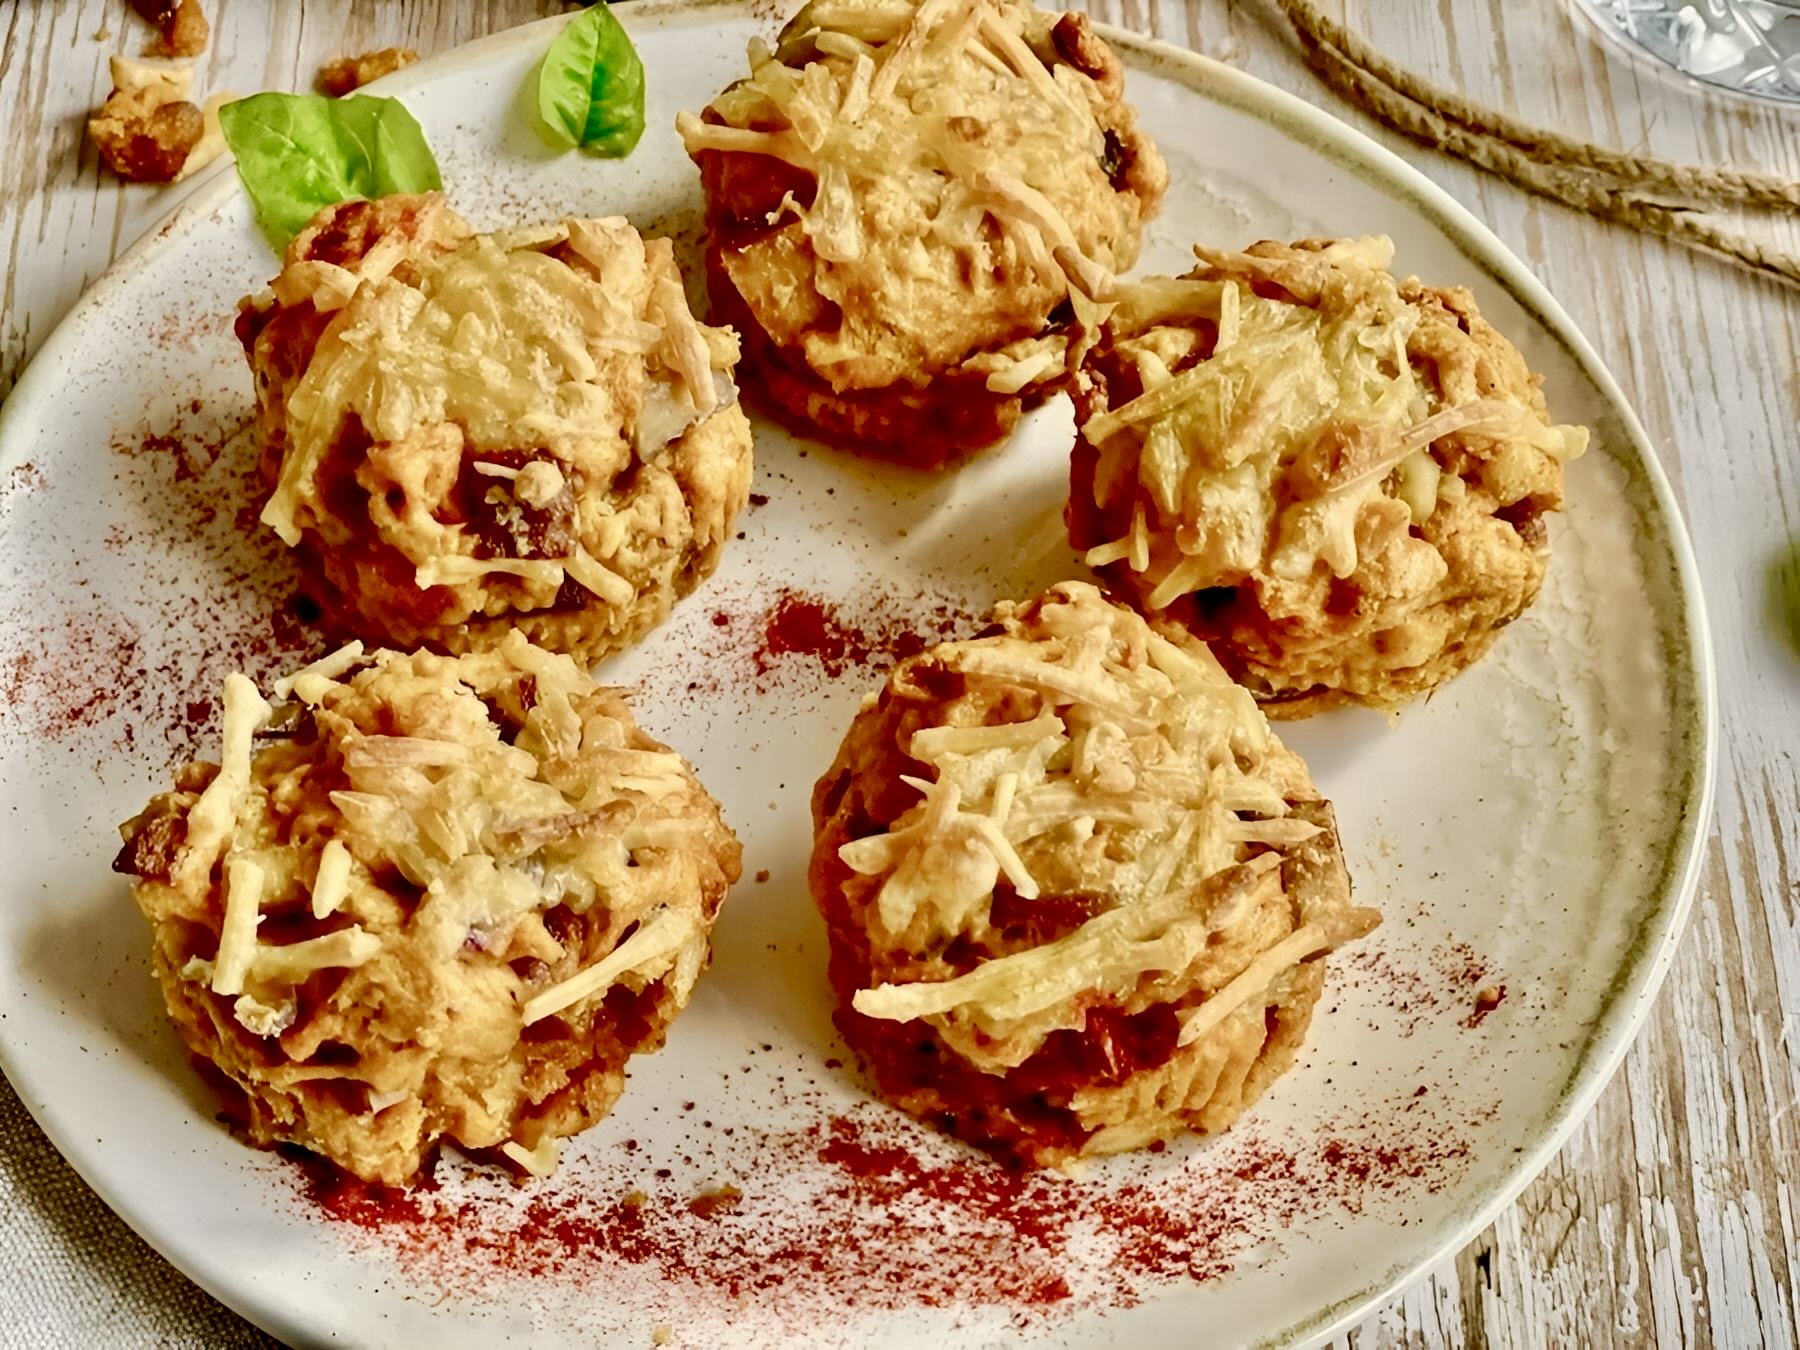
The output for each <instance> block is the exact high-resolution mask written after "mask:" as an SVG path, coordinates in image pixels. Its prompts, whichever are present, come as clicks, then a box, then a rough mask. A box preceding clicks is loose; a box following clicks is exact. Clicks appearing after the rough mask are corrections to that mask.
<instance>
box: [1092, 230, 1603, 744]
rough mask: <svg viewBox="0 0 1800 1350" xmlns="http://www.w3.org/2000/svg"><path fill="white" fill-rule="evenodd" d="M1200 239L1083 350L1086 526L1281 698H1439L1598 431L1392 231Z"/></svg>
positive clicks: (1529, 581) (1237, 670)
mask: <svg viewBox="0 0 1800 1350" xmlns="http://www.w3.org/2000/svg"><path fill="white" fill-rule="evenodd" d="M1194 251H1195V253H1196V254H1197V255H1198V257H1199V258H1200V266H1198V267H1196V268H1195V269H1194V270H1193V271H1192V272H1189V273H1188V274H1187V275H1186V276H1185V277H1181V278H1179V279H1170V278H1154V279H1151V280H1147V281H1144V282H1142V283H1140V284H1138V285H1136V286H1134V287H1131V288H1129V289H1128V290H1127V291H1126V292H1125V293H1124V295H1123V297H1122V299H1121V300H1120V303H1119V304H1118V306H1117V307H1116V308H1115V309H1114V310H1113V312H1112V314H1111V316H1110V318H1109V319H1108V320H1107V322H1106V324H1105V326H1104V328H1103V330H1102V331H1101V333H1100V335H1099V338H1098V341H1097V343H1096V345H1095V346H1094V347H1093V349H1092V350H1091V352H1089V353H1088V355H1087V357H1086V359H1085V361H1084V363H1083V367H1082V370H1081V373H1080V376H1079V377H1078V380H1077V384H1078V389H1077V394H1076V402H1077V420H1078V422H1079V424H1080V435H1079V439H1078V442H1077V444H1076V447H1075V455H1074V463H1073V470H1072V481H1071V485H1070V493H1069V505H1068V512H1067V518H1068V524H1069V535H1070V539H1071V541H1072V542H1073V543H1074V545H1075V547H1076V548H1077V549H1080V550H1085V551H1086V557H1087V561H1088V563H1089V564H1090V565H1092V566H1094V567H1096V568H1098V569H1099V570H1100V571H1101V573H1102V574H1103V575H1104V576H1105V577H1106V578H1107V580H1108V581H1109V582H1110V583H1111V584H1113V585H1114V586H1116V587H1117V588H1118V589H1119V590H1121V591H1122V592H1124V593H1126V594H1128V595H1130V596H1131V597H1132V598H1133V599H1134V601H1135V602H1136V603H1137V604H1138V605H1139V606H1141V607H1142V608H1143V610H1144V611H1145V612H1146V613H1148V614H1152V615H1160V616H1166V617H1168V618H1170V619H1173V620H1176V621H1178V622H1180V623H1181V624H1183V625H1185V626H1186V627H1188V628H1190V629H1191V630H1192V631H1194V632H1195V633H1197V634H1199V635H1200V636H1202V637H1204V638H1206V639H1208V640H1209V641H1211V643H1212V645H1213V650H1214V652H1215V654H1217V656H1218V657H1219V659H1220V660H1221V661H1222V662H1223V663H1224V664H1225V667H1226V669H1227V670H1229V671H1230V672H1231V674H1232V676H1233V677H1234V678H1236V679H1238V680H1240V681H1242V682H1243V683H1244V684H1246V685H1247V686H1248V687H1249V688H1250V689H1251V691H1252V692H1253V693H1254V694H1255V695H1256V696H1257V698H1258V699H1259V700H1260V701H1261V702H1262V703H1263V705H1264V707H1265V709H1266V710H1267V711H1268V713H1269V714H1270V715H1271V716H1274V717H1298V716H1305V715H1307V714H1309V713H1313V712H1317V711H1319V710H1320V709H1322V708H1328V707H1331V706H1333V705H1336V704H1365V705H1368V706H1371V707H1377V708H1391V707H1396V706H1398V705H1400V704H1402V703H1405V702H1406V701H1408V700H1410V699H1413V698H1417V697H1419V696H1420V695H1423V694H1428V693H1430V692H1431V691H1432V690H1433V689H1435V688H1436V687H1437V686H1438V685H1439V684H1440V683H1442V682H1443V681H1444V680H1446V679H1448V678H1449V677H1450V676H1451V675H1454V674H1455V673H1456V672H1457V671H1459V670H1461V669H1463V668H1464V667H1465V666H1467V665H1468V664H1469V663H1470V662H1471V661H1474V660H1475V659H1476V658H1477V657H1479V656H1480V655H1481V654H1482V653H1483V652H1484V651H1486V650H1487V649H1488V647H1489V646H1491V645H1492V644H1493V641H1494V638H1495V636H1496V635H1497V634H1498V633H1499V631H1500V629H1501V628H1502V627H1504V626H1505V625H1506V624H1508V623H1510V622H1511V621H1512V620H1513V619H1515V618H1517V617H1518V616H1519V614H1520V613H1521V612H1522V611H1523V610H1524V609H1525V607H1526V606H1527V605H1528V604H1530V603H1531V601H1532V599H1533V598H1534V597H1535V596H1536V595H1537V592H1538V588H1539V586H1540V585H1542V583H1543V579H1544V571H1545V568H1546V566H1547V565H1548V562H1549V556H1550V548H1549V535H1548V531H1547V529H1546V525H1545V519H1544V517H1545V515H1546V513H1548V512H1550V511H1554V510H1557V509H1558V508H1559V507H1561V505H1562V499H1563V464H1564V462H1565V461H1567V460H1570V459H1573V458H1574V457H1575V456H1577V455H1579V454H1580V453H1581V452H1582V450H1583V448H1584V447H1585V446H1586V444H1587V434H1588V433H1587V431H1586V430H1585V429H1584V428H1581V427H1572V426H1557V425H1553V424H1552V423H1551V421H1550V417H1549V413H1548V411H1547V410H1546V408H1545V404H1544V398H1543V395H1542V394H1541V393H1540V392H1539V389H1538V384H1539V377H1538V376H1536V375H1534V374H1533V373H1532V372H1531V371H1530V370H1529V369H1528V368H1527V367H1526V365H1525V361H1524V358H1523V357H1522V356H1521V355H1520V354H1519V351H1518V349H1517V348H1515V347H1514V346H1513V345H1512V344H1511V343H1510V342H1508V341H1507V340H1506V339H1505V338H1504V337H1502V336H1501V335H1500V334H1499V333H1498V332H1496V331H1495V330H1494V329H1493V328H1492V327H1491V326H1489V325H1488V324H1487V323H1486V322H1485V321H1484V320H1483V319H1482V317H1481V314H1480V311H1479V310H1477V309H1476V307H1475V298H1474V297H1473V296H1472V295H1470V294H1469V292H1468V291H1466V290H1463V289H1461V288H1460V287H1453V288H1449V289H1443V290H1437V289H1432V288H1431V287H1427V286H1425V285H1423V284H1421V283H1420V282H1419V281H1418V280H1417V279H1415V278H1408V279H1407V280H1404V281H1400V280H1396V279H1395V278H1394V277H1393V275H1392V274H1390V272H1389V271H1388V270H1387V269H1388V266H1389V264H1390V263H1391V262H1392V260H1393V245H1392V244H1391V243H1390V242H1389V241H1388V240H1387V239H1385V238H1365V239H1357V240H1304V241H1302V242H1300V243H1297V244H1293V245H1287V244H1276V243H1261V244H1257V245H1255V246H1254V247H1253V248H1251V249H1249V250H1248V251H1247V252H1244V253H1231V252H1226V251H1222V250H1213V249H1208V248H1196V249H1195V250H1194Z"/></svg>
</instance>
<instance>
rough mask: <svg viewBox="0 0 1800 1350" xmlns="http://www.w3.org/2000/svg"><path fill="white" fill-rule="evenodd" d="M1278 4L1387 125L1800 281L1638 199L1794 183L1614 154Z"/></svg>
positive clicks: (1764, 191)
mask: <svg viewBox="0 0 1800 1350" xmlns="http://www.w3.org/2000/svg"><path fill="white" fill-rule="evenodd" d="M1276 3H1277V4H1278V5H1279V6H1280V8H1281V11H1282V13H1283V15H1284V16H1286V18H1287V20H1288V22H1289V23H1290V24H1291V25H1292V26H1293V28H1294V32H1295V35H1296V36H1297V37H1298V38H1299V41H1300V47H1301V50H1302V52H1303V53H1304V54H1305V56H1306V60H1307V64H1308V65H1310V66H1311V67H1312V68H1313V70H1314V71H1315V72H1317V73H1318V75H1319V76H1320V78H1322V79H1323V80H1324V81H1325V82H1326V83H1327V84H1328V85H1330V86H1331V87H1332V88H1333V89H1335V90H1337V92H1338V93H1340V94H1342V95H1343V96H1344V97H1345V98H1347V99H1349V100H1350V101H1351V102H1352V103H1355V104H1356V105H1357V106H1358V107H1360V108H1362V109H1363V110H1364V111H1365V112H1367V113H1369V114H1370V115H1371V116H1372V117H1374V118H1376V119H1377V120H1378V121H1380V122H1383V123H1384V124H1386V125H1387V126H1390V127H1392V128H1393V129H1394V130H1396V131H1399V132H1401V133H1403V134H1404V135H1407V136H1410V137H1411V138H1413V139H1414V140H1417V141H1420V142H1422V143H1424V144H1426V145H1429V146H1432V147H1433V148H1435V149H1439V150H1444V151H1447V152H1449V153H1450V154H1454V155H1456V156H1458V157H1460V158H1462V159H1466V160H1468V161H1469V162H1470V163H1472V164H1474V165H1476V166H1477V167H1479V168H1483V169H1486V170H1488V171H1489V172H1491V173H1494V174H1497V175H1499V176H1500V177H1502V178H1505V179H1506V180H1508V181H1509V182H1512V183H1514V184H1516V185H1518V186H1519V187H1522V188H1525V189H1526V190H1527V191H1530V192H1535V193H1537V194H1538V195H1540V196H1543V197H1548V198H1550V199H1551V200H1553V201H1557V202H1561V203H1562V204H1563V205H1565V206H1569V207H1572V208H1574V209H1576V210H1578V211H1584V212H1586V213H1587V214H1589V215H1592V216H1595V217H1597V218H1599V219H1601V220H1606V221H1610V222H1612V223H1614V224H1619V225H1625V226H1628V227H1630V228H1632V229H1636V230H1640V231H1642V232H1644V233H1646V234H1653V235H1657V236H1660V237H1662V238H1666V239H1671V240H1674V241H1675V242H1677V243H1681V244H1684V245H1686V246H1687V247H1689V248H1694V249H1699V250H1701V251H1702V252H1706V253H1710V254H1713V255H1714V256H1717V257H1720V258H1723V259H1725V260H1727V261H1729V262H1733V263H1736V264H1738V265H1740V266H1742V267H1746V268H1749V269H1750V270H1752V271H1754V272H1757V273H1760V274H1762V275H1764V276H1769V277H1773V278H1775V279H1777V280H1779V281H1782V282H1785V283H1787V284H1789V285H1793V286H1800V258H1796V257H1794V256H1793V255H1792V254H1789V253H1785V252H1783V251H1782V250H1780V249H1776V248H1771V247H1769V246H1767V245H1764V244H1762V243H1760V242H1758V241H1757V240H1755V239H1752V238H1750V237H1749V236H1747V235H1744V234H1740V233H1738V232H1736V231H1733V230H1729V229H1726V228H1725V227H1723V226H1721V225H1719V224H1717V223H1716V222H1714V221H1712V220H1709V219H1707V218H1706V217H1704V216H1703V215H1701V214H1699V213H1698V212H1696V211H1694V210H1693V209H1691V208H1686V207H1681V206H1669V205H1665V204H1662V203H1659V202H1654V201H1650V200H1647V199H1646V198H1645V197H1644V196H1642V195H1641V194H1642V193H1643V192H1646V191H1648V192H1652V193H1657V194H1659V195H1669V196H1675V197H1679V198H1684V199H1687V200H1691V201H1701V202H1706V203H1709V204H1720V205H1735V206H1762V207H1780V208H1791V207H1794V206H1800V184H1796V183H1790V182H1786V181H1784V180H1781V179H1778V178H1773V177H1769V176H1767V175H1762V174H1749V173H1740V172H1737V171H1733V170H1718V169H1704V168H1693V167H1690V166H1686V165H1679V164H1671V163H1668V162H1667V161H1665V160H1659V159H1654V158H1650V157H1647V156H1639V155H1626V154H1621V153H1620V152H1618V151H1613V150H1607V149H1605V148H1603V147H1600V146H1595V145H1588V144H1586V143H1584V142H1581V141H1575V140H1571V139H1570V138H1568V137H1566V136H1562V135H1560V134H1559V133H1556V132H1551V131H1544V130H1541V129H1538V128H1533V127H1529V126H1527V125H1525V124H1523V123H1520V122H1518V121H1516V120H1514V119H1512V118H1509V117H1506V116H1504V115H1503V114H1500V113H1496V112H1493V111H1491V110H1489V109H1486V108H1482V107H1480V106H1479V105H1477V104H1473V103H1470V102H1469V101H1468V100H1466V99H1464V98H1462V97H1461V96H1460V95H1457V94H1454V93H1451V92H1450V91H1448V90H1444V89H1439V88H1437V87H1436V86H1434V85H1431V84H1428V83H1427V82H1425V81H1423V80H1420V79H1418V78H1417V77H1416V76H1413V75H1412V74H1410V73H1409V72H1407V71H1405V70H1402V69H1400V68H1399V67H1397V66H1395V65H1394V64H1393V63H1392V62H1390V61H1388V60H1387V58H1385V57H1383V56H1381V55H1380V53H1378V52H1375V51H1373V50H1372V49H1370V48H1369V47H1368V45H1367V44H1366V43H1364V42H1362V41H1361V40H1360V39H1358V38H1356V37H1355V36H1354V35H1352V34H1350V33H1347V32H1346V31H1345V30H1344V29H1343V28H1342V27H1341V26H1340V25H1338V24H1335V23H1333V22H1331V21H1330V20H1329V19H1327V18H1325V17H1324V16H1323V15H1321V14H1320V13H1319V12H1318V10H1317V9H1315V8H1314V7H1313V5H1312V4H1311V2H1310V0H1276Z"/></svg>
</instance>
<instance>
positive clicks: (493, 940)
mask: <svg viewBox="0 0 1800 1350" xmlns="http://www.w3.org/2000/svg"><path fill="white" fill-rule="evenodd" d="M276 691H277V694H278V695H279V696H281V697H283V698H285V699H288V700H289V701H288V702H286V703H284V704H283V705H281V706H279V707H277V708H271V706H270V705H269V704H268V703H266V702H265V701H264V700H263V699H262V697H261V696H260V695H259V694H258V692H257V690H256V689H255V687H254V686H253V685H252V684H251V683H250V681H249V680H248V679H246V678H245V677H244V676H242V675H234V676H232V677H231V678H230V679H229V680H228V681H227V682H226V685H225V704H224V709H225V711H224V721H225V734H224V750H223V754H222V756H221V762H220V763H219V764H217V765H213V764H199V763H197V764H190V765H188V766H187V767H186V768H184V769H182V770H181V771H180V773H179V774H178V775H177V778H176V787H175V791H173V792H171V793H166V794H164V795H162V796H159V797H157V798H156V799H155V800H153V801H152V802H151V803H150V805H149V807H148V808H147V809H146V810H145V811H144V812H143V813H142V814H141V815H139V816H138V817H137V818H136V819H134V820H132V821H130V822H128V823H127V824H126V825H125V826H124V827H123V831H122V832H123V834H124V836H125V847H124V849H123V850H122V851H121V853H120V854H119V859H118V861H117V862H116V863H115V864H114V866H115V867H116V868H117V869H118V870H119V871H122V872H126V873H129V874H130V875H131V876H132V877H134V878H135V879H134V881H133V883H132V892H133V894H134V895H135V897H136V899H137V903H138V906H139V908H140V909H142V910H143V912H144V915H145V917H146V918H147V919H149V921H150V926H151V930H152V934H153V953H154V958H155V966H156V974H157V978H158V980H159V981H160V982H161V984H162V989H163V995H164V998H165V1000H166V1001H167V1003H168V1008H169V1015H170V1017H171V1018H173V1019H174V1022H175V1025H176V1028H177V1029H178V1030H179V1031H180V1032H181V1035H182V1038H183V1039H184V1040H185V1041H186V1042H187V1044H188V1047H189V1049H190V1050H191V1051H192V1052H193V1053H194V1055H195V1057H196V1059H197V1061H198V1062H200V1064H201V1067H202V1068H203V1069H205V1070H206V1071H207V1076H208V1077H209V1078H210V1079H212V1080H213V1081H214V1082H215V1083H216V1085H217V1086H219V1087H220V1089H221V1091H222V1092H223V1094H224V1096H225V1098H226V1102H227V1107H228V1110H229V1111H230V1112H231V1113H232V1115H233V1116H234V1117H235V1118H237V1119H238V1120H239V1121H240V1122H241V1123H242V1124H243V1126H244V1128H245V1129H246V1130H247V1132H248V1134H249V1137H250V1138H251V1140H252V1141H254V1142H255V1143H257V1144H261V1145H264V1146H269V1145H273V1144H277V1143H292V1144H298V1145H302V1146H304V1147H305V1148H308V1149H311V1150H313V1151H314V1152H317V1153H320V1154H323V1155H324V1156H325V1157H327V1158H329V1159H331V1160H332V1161H333V1162H334V1163H336V1164H338V1165H339V1166H340V1167H342V1168H343V1169H344V1170H345V1171H347V1172H350V1173H353V1174H354V1175H356V1176H358V1177H361V1178H363V1179H364V1180H367V1181H378V1182H384V1183H387V1184H390V1185H401V1184H405V1183H408V1182H410V1181H411V1180H413V1179H414V1178H415V1177H416V1176H417V1175H418V1173H419V1170H420V1168H421V1166H422V1165H424V1164H425V1163H426V1161H427V1160H428V1159H429V1157H430V1156H431V1154H432V1152H433V1150H434V1149H435V1148H436V1146H437V1144H438V1142H439V1140H441V1139H448V1140H451V1141H453V1142H455V1143H456V1144H457V1145H459V1146H461V1147H462V1148H464V1149H468V1150H473V1151H485V1150H496V1151H497V1152H498V1154H499V1155H503V1156H505V1157H507V1158H509V1159H511V1160H512V1161H513V1162H514V1163H516V1164H517V1165H518V1166H519V1167H522V1168H524V1169H525V1170H526V1171H529V1172H534V1173H542V1172H545V1171H548V1170H549V1169H550V1167H552V1166H553V1165H554V1163H555V1159H556V1147H557V1146H556V1142H555V1141H556V1139H557V1137H558V1136H562V1135H568V1134H573V1133H575V1132H576V1131H577V1130H581V1129H585V1128H586V1127H587V1126H589V1125H591V1124H593V1123H594V1122H595V1121H597V1120H599V1119H600V1118H601V1117H602V1116H604V1115H605V1114H606V1113H607V1111H608V1110H610V1109H611V1107H612V1104H613V1102H614V1101H615V1100H616V1099H617V1098H618V1096H619V1093H620V1090H621V1089H622V1088H623V1086H624V1082H625V1062H626V1060H627V1059H628V1058H630V1057H631V1056H632V1055H634V1054H637V1053H640V1052H643V1051H649V1050H655V1049H656V1048H658V1047H659V1046H660V1045H661V1044H662V1041H663V1035H664V1033H665V1031H666V1030H667V1029H668V1026H669V1023H670V1021H671V1019H673V1018H674V1016H675V1015H676V1014H677V1013H678V1012H680V1011H681V1009H682V1008H683V1007H685V1006H686V1005H687V1001H688V997H689V995H690V993H691V992H692V990H693V987H694V981H695V978H696V977H697V976H698V975H699V973H700V971H701V970H702V968H703V967H704V966H705V965H706V963H707V960H708V958H709V954H710V947H709V936H710V933H711V930H712V925H713V921H714V919H715V917H716V916H717V914H718V910H719V904H720V902H721V901H722V900H723V899H724V897H725V892H726V889H727V888H728V887H729V886H730V885H731V884H732V883H733V882H734V881H736V880H737V877H738V870H739V858H740V850H739V847H738V842H737V839H736V837H735V836H734V835H733V834H732V833H731V831H730V830H729V829H728V828H727V827H726V826H725V824H724V822H723V821H722V820H721V819H720V816H719V807H718V803H717V802H715V801H714V800H713V799H712V797H710V796H709V795H708V794H707V792H706V790H705V789H704V788H703V787H701V785H700V784H699V782H698V781H697V780H696V779H695V777H694V774H693V771H692V770H691V769H689V768H688V766H687V765H686V764H685V763H683V761H682V759H681V757H680V756H679V755H677V754H675V753H673V752H672V751H670V750H669V749H668V748H667V747H665V746H662V745H660V744H658V743H657V742H656V741H654V740H652V739H651V738H650V737H648V736H646V735H645V734H644V733H643V732H642V731H641V730H639V729H638V727H637V726H636V724H635V723H633V721H632V719H631V714H630V712H629V711H628V710H627V708H626V706H625V700H624V698H623V697H622V696H621V694H620V693H619V692H618V691H616V690H612V689H606V688H601V687H597V686H596V685H595V684H594V683H593V681H592V680H591V679H589V677H588V676H587V675H585V674H584V673H582V671H581V670H580V668H579V667H577V666H576V664H575V663H574V662H573V661H572V660H571V659H570V658H569V657H567V656H562V655H558V654H554V653H551V652H546V651H544V650H542V649H540V648H537V647H534V646H532V645H531V644H530V643H529V642H527V641H526V640H525V637H524V635H523V634H521V633H517V632H515V633H510V634H508V635H507V636H506V637H505V638H504V639H503V640H501V642H500V643H499V644H498V645H497V646H496V647H495V648H494V649H493V650H491V651H487V652H482V653H476V654H469V655H464V656H461V657H450V656H439V655H434V654H431V653H429V652H418V653H415V654H413V655H410V656H408V655H403V654H401V653H398V652H391V651H379V652H375V653H372V654H370V655H367V656H365V655H364V654H363V653H362V649H361V646H360V644H355V643H353V644H351V645H350V646H348V647H346V648H344V649H343V650H341V651H340V652H338V653H336V654H335V655H333V656H330V657H327V658H326V659H325V660H323V661H321V662H318V663H316V664H315V665H313V666H310V667H308V668H307V669H305V670H303V671H301V672H299V673H298V674H296V675H293V676H291V677H289V678H288V679H286V680H283V681H281V682H280V683H279V684H278V685H277V686H276ZM259 739H260V744H257V743H256V742H257V741H258V740H259Z"/></svg>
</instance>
